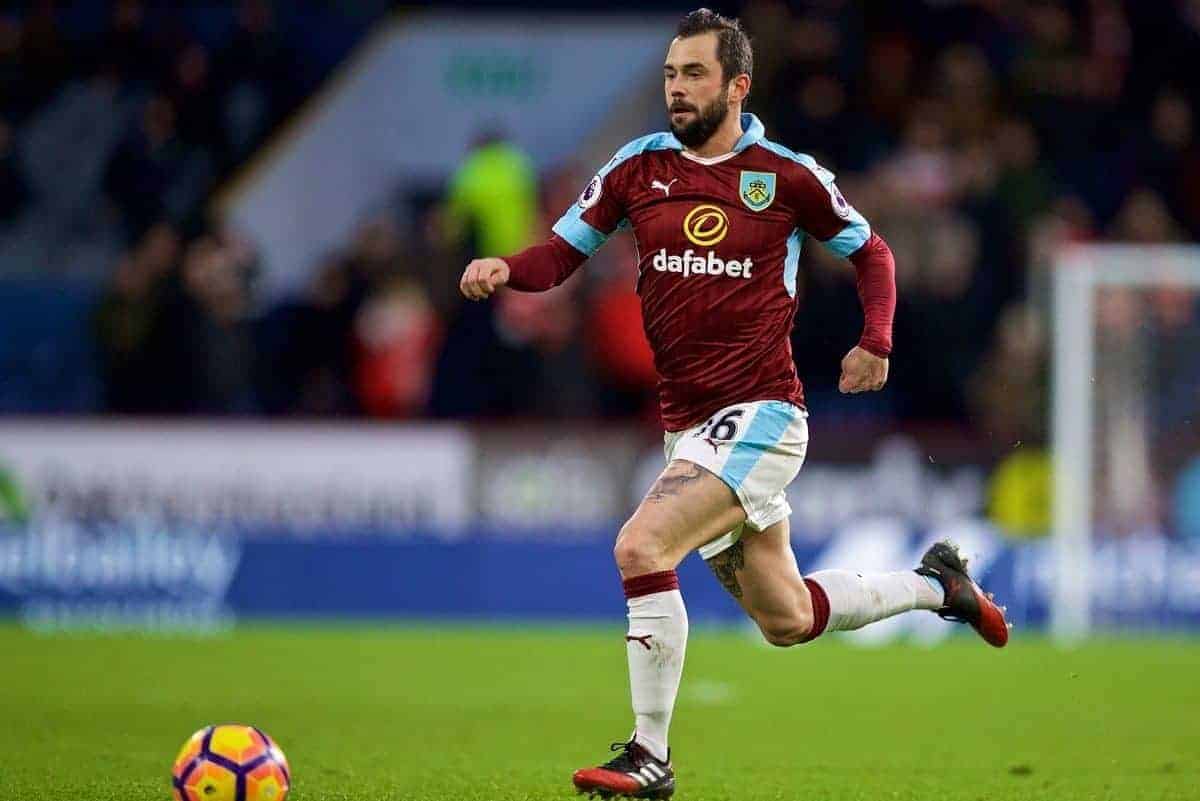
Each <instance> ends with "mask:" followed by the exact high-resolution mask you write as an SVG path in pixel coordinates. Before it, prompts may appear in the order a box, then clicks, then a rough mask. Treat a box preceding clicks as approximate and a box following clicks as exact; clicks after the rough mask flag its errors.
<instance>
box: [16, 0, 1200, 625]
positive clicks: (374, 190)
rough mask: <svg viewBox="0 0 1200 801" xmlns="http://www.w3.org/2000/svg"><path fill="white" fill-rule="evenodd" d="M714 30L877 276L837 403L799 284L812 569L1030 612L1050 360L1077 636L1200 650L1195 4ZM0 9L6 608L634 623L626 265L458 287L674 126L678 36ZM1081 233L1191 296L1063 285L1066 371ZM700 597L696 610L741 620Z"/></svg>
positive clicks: (504, 6)
mask: <svg viewBox="0 0 1200 801" xmlns="http://www.w3.org/2000/svg"><path fill="white" fill-rule="evenodd" d="M715 7H717V8H718V10H721V11H723V12H725V13H731V14H739V15H740V16H741V18H742V20H743V23H744V25H745V26H746V27H747V28H748V29H749V31H750V33H751V35H752V37H753V40H754V43H755V57H756V70H755V75H754V88H753V94H752V97H751V100H750V103H749V110H751V111H753V112H755V113H756V114H758V115H759V116H760V117H761V118H762V119H763V121H764V123H765V124H766V128H767V135H768V137H769V138H771V139H773V140H774V141H777V142H780V143H782V144H784V145H786V146H787V147H790V148H792V149H794V150H797V151H802V152H807V153H810V154H811V155H813V156H814V157H815V158H817V159H818V160H819V161H820V162H821V163H822V164H824V165H825V166H827V167H829V168H830V169H832V170H833V171H834V172H836V173H837V174H838V181H839V185H840V186H841V188H842V190H843V191H844V193H845V194H846V196H847V197H848V198H850V200H851V202H853V203H854V204H855V206H857V207H858V208H859V209H860V210H861V211H862V212H863V213H864V214H865V216H866V217H867V218H868V219H869V220H870V221H871V222H872V224H873V227H874V228H875V230H877V231H878V232H880V233H881V234H882V235H883V236H884V237H885V238H886V239H887V240H888V242H889V243H890V244H891V246H892V248H893V249H894V251H895V253H896V260H897V283H898V285H899V308H898V310H897V316H896V332H895V353H894V356H893V358H892V362H891V381H890V383H889V385H888V387H887V389H886V390H885V391H884V392H882V393H878V394H873V395H870V396H861V395H860V396H841V395H839V394H838V393H837V391H836V383H837V377H838V370H839V362H840V359H841V357H842V356H843V355H844V353H845V352H846V351H847V350H848V349H849V348H850V347H851V346H852V345H854V344H855V342H856V341H857V338H858V334H859V330H860V326H861V321H862V318H861V313H860V311H859V306H858V299H857V295H856V291H855V283H854V278H855V276H854V271H853V269H852V268H851V267H850V266H849V265H848V264H846V263H845V262H840V261H837V260H836V259H833V258H832V257H830V256H828V255H827V254H825V253H824V252H823V250H822V249H819V248H812V249H806V250H805V252H804V253H803V255H802V259H801V275H800V280H799V287H800V289H799V294H800V297H801V308H800V313H799V315H798V318H797V322H796V329H795V333H794V335H793V348H794V352H795V356H796V360H797V364H798V367H799V372H800V376H801V378H802V380H803V381H804V382H805V386H806V394H807V397H808V401H809V407H810V411H811V413H812V432H813V439H812V443H811V447H810V451H809V454H810V455H809V462H808V464H807V465H806V467H805V468H804V470H803V471H802V473H801V476H800V478H799V479H798V480H797V482H796V483H795V484H794V485H793V487H792V488H791V490H790V499H791V503H792V506H793V508H794V514H793V518H792V528H793V539H794V545H795V548H796V550H797V553H798V555H799V556H800V561H801V566H802V568H804V569H806V570H807V569H812V568H816V567H821V566H826V565H834V564H837V565H852V566H857V567H861V568H864V569H874V568H879V569H889V568H894V567H896V566H900V565H907V564H910V563H915V562H914V560H915V558H916V556H917V555H918V554H919V553H920V552H921V551H922V550H923V549H924V547H925V545H927V544H928V542H929V541H930V540H932V539H933V538H935V537H944V536H950V537H953V538H956V539H958V540H959V541H961V542H963V543H964V546H965V550H967V551H968V552H969V553H971V554H972V555H973V556H974V558H975V564H976V569H977V570H978V571H980V572H981V574H982V575H983V576H984V578H985V581H986V582H987V583H988V584H989V587H992V588H994V589H995V590H996V591H997V594H998V595H1000V596H1001V597H1004V598H1006V599H1008V604H1009V607H1010V610H1012V612H1013V614H1014V616H1015V617H1016V619H1017V620H1018V621H1019V622H1020V623H1022V624H1030V625H1040V624H1043V623H1045V622H1046V621H1047V620H1048V614H1049V607H1050V603H1051V600H1052V598H1053V593H1054V586H1053V585H1054V571H1053V568H1054V563H1053V560H1052V559H1051V554H1052V553H1054V551H1053V546H1052V545H1051V538H1049V535H1050V534H1051V531H1052V529H1053V520H1054V506H1053V501H1054V492H1053V487H1054V486H1055V485H1054V481H1055V468H1054V462H1053V460H1052V458H1051V454H1052V449H1051V435H1052V433H1053V427H1052V426H1051V420H1052V416H1051V409H1052V406H1053V404H1054V402H1055V397H1054V393H1053V386H1054V375H1055V370H1056V369H1057V368H1059V367H1064V366H1065V364H1066V362H1074V360H1075V359H1076V357H1078V358H1079V359H1085V360H1086V361H1085V362H1082V363H1086V364H1088V365H1094V368H1095V369H1088V371H1087V372H1086V377H1087V378H1088V379H1089V381H1088V382H1087V386H1086V387H1084V394H1083V395H1082V396H1080V397H1082V400H1077V402H1078V403H1081V404H1083V405H1082V406H1079V407H1078V408H1075V409H1074V411H1072V409H1073V408H1074V407H1070V408H1067V407H1064V409H1065V411H1064V413H1065V415H1066V417H1067V418H1070V417H1071V416H1072V415H1074V414H1078V415H1081V417H1079V418H1078V419H1081V420H1084V419H1086V420H1087V421H1088V428H1087V429H1086V430H1087V437H1088V443H1087V453H1088V456H1089V460H1090V461H1088V462H1086V464H1089V465H1090V466H1091V467H1093V468H1094V470H1089V471H1088V474H1087V481H1088V482H1089V483H1088V487H1086V488H1084V489H1083V490H1079V491H1078V492H1077V493H1076V495H1077V496H1078V498H1083V499H1085V500H1086V506H1085V507H1083V508H1084V516H1085V517H1086V521H1087V530H1086V531H1083V530H1073V531H1067V532H1063V531H1060V532H1059V533H1060V534H1064V535H1066V536H1070V535H1074V536H1075V538H1076V539H1080V538H1082V539H1083V540H1086V541H1087V543H1088V545H1087V547H1088V549H1089V551H1088V553H1089V561H1091V562H1092V566H1093V570H1092V572H1091V579H1090V582H1091V583H1090V584H1089V585H1088V587H1087V588H1085V593H1084V597H1085V602H1086V603H1087V604H1089V609H1090V615H1091V616H1092V617H1093V618H1094V619H1095V621H1096V622H1097V623H1098V624H1100V625H1103V626H1108V627H1120V626H1139V627H1141V626H1145V625H1154V626H1163V627H1169V628H1180V627H1196V626H1200V425H1197V417H1198V415H1200V357H1198V356H1197V355H1196V354H1197V352H1198V348H1200V293H1198V292H1197V289H1196V287H1195V286H1189V285H1188V279H1187V274H1188V273H1189V272H1190V273H1191V274H1193V275H1195V274H1200V257H1197V256H1195V255H1190V254H1192V251H1188V250H1179V249H1176V250H1171V251H1160V250H1156V249H1155V248H1156V247H1157V246H1161V245H1172V246H1177V247H1178V246H1182V245H1186V244H1187V243H1192V242H1195V240H1196V238H1197V237H1198V236H1200V131H1198V130H1197V124H1198V122H1200V121H1198V119H1197V109H1200V80H1198V79H1197V76H1200V3H1198V2H1195V1H1194V0H1173V1H1170V2H1169V1H1167V0H1164V1H1163V2H1153V3H1150V2H1135V1H1134V0H1126V1H1125V2H1122V1H1121V0H1074V1H1072V2H1066V1H1059V0H1044V1H1033V0H1031V1H1029V2H1026V1H1024V0H937V1H936V2H935V1H934V0H895V1H894V2H888V3H865V2H861V3H860V2H850V0H813V1H812V2H793V3H784V2H778V1H776V0H751V2H746V3H740V4H739V3H720V4H715ZM5 8H6V9H7V10H5V11H3V12H0V413H2V414H3V415H4V417H2V418H0V524H2V526H3V528H2V530H0V610H7V611H8V612H11V613H13V614H16V615H17V616H19V617H20V618H21V619H22V620H24V621H25V622H26V623H27V624H29V625H31V626H34V627H37V628H46V629H57V628H76V627H88V628H91V627H101V628H135V629H143V628H145V629H162V628H166V629H175V628H188V629H196V630H207V629H212V628H218V629H219V628H223V627H225V626H227V625H228V624H229V623H230V622H231V621H232V620H233V619H234V618H235V617H237V616H239V615H245V616H279V615H296V614H298V615H346V616H364V615H366V616H377V615H379V616H406V617H414V616H415V617H425V616H431V615H433V616H444V615H450V616H456V617H476V618H483V619H497V618H517V619H530V618H539V619H555V620H559V619H571V620H580V619H587V618H597V619H604V620H610V619H617V618H619V616H620V615H621V614H622V609H623V606H622V604H621V598H620V589H619V586H618V582H617V580H616V579H617V577H616V573H615V569H614V568H613V566H612V562H611V556H610V548H611V543H612V540H613V537H614V535H615V532H616V530H617V528H618V526H619V524H620V522H621V521H622V519H623V518H624V516H625V515H627V514H628V513H629V512H630V511H631V510H632V508H633V507H634V505H635V504H636V503H637V500H638V499H639V498H640V496H641V494H642V493H643V492H644V491H645V489H646V488H647V487H648V485H649V483H650V481H651V480H652V478H653V476H654V475H655V474H656V473H657V471H658V470H659V469H660V468H661V466H662V455H661V431H660V429H659V428H658V421H657V414H656V406H655V398H654V382H655V375H654V370H653V365H652V362H651V357H650V353H649V351H648V348H647V346H646V343H645V340H644V338H643V335H642V333H641V320H640V312H639V308H638V300H637V297H636V295H634V293H633V286H634V281H635V279H636V259H635V253H634V246H633V241H632V238H631V237H629V236H628V235H620V236H616V237H614V238H613V239H612V240H611V241H610V242H609V244H608V245H607V247H605V248H604V249H603V250H602V251H601V252H600V253H599V254H598V255H597V256H596V257H595V258H593V259H592V260H591V261H590V262H589V263H588V264H587V265H586V266H585V267H584V268H583V269H582V270H581V271H580V272H579V273H577V274H576V275H575V276H573V277H572V279H570V280H569V281H568V282H567V283H566V284H564V285H563V286H561V287H559V288H557V289H555V290H552V291H550V292H547V293H544V294H539V295H527V294H519V293H515V292H502V293H501V294H500V295H498V296H497V297H496V298H495V299H494V300H493V301H492V302H490V303H487V304H468V303H464V302H463V301H462V299H461V297H460V296H459V295H458V292H457V281H458V278H459V275H460V274H461V270H462V268H463V266H464V265H465V264H466V262H467V261H468V260H469V259H470V258H472V257H475V256H482V255H503V254H507V253H511V252H514V251H516V250H518V249H521V248H523V247H525V246H527V245H529V244H532V243H534V242H537V241H539V240H541V239H542V238H544V237H545V236H547V235H548V233H549V229H550V226H551V225H552V224H553V222H554V221H555V220H556V219H557V217H558V216H559V215H560V214H561V213H562V211H563V210H564V209H565V208H566V207H567V206H569V205H570V204H571V203H572V202H573V201H574V199H575V198H576V197H577V195H578V193H579V191H580V190H581V188H582V187H583V186H584V184H585V183H586V182H587V179H588V178H589V177H590V176H591V174H592V173H593V172H594V171H595V170H596V169H597V168H598V166H599V165H601V164H603V163H604V162H605V161H606V160H607V159H608V157H609V155H610V154H611V153H612V152H613V151H614V150H616V149H617V148H618V147H620V146H621V145H622V144H623V143H624V142H626V141H628V140H630V139H632V138H634V137H636V136H639V135H641V134H643V133H646V132H649V131H653V130H660V129H662V128H664V127H665V126H666V120H665V114H664V110H663V99H662V90H661V84H660V71H659V70H660V64H661V59H662V57H663V53H664V52H665V48H666V46H667V44H668V43H669V40H670V38H671V34H672V31H673V29H674V25H675V23H676V22H677V20H678V18H679V17H680V16H681V15H682V13H684V12H686V11H687V10H690V7H687V6H681V5H679V4H677V3H659V2H652V1H650V0H643V1H642V2H638V3H622V2H605V3H603V4H601V3H589V2H574V3H569V2H554V3H539V4H537V6H536V8H534V7H533V6H532V4H526V5H525V6H521V4H511V3H498V2H496V3H489V2H475V3H471V2H460V3H456V4H455V5H454V10H446V9H439V8H436V7H411V6H410V7H405V8H403V9H399V8H393V7H392V4H391V3H387V2H382V1H379V2H372V1H371V0H359V1H358V2H353V3H307V4H292V3H281V2H277V3H271V2H267V0H247V1H245V2H240V3H235V4H230V5H227V6H222V7H219V8H216V7H213V8H209V7H192V6H187V7H185V8H182V9H169V8H164V7H162V6H161V5H159V4H149V3H142V2H133V1H132V0H130V1H126V2H100V1H99V0H95V1H92V2H89V1H87V0H78V1H77V2H61V3H57V2H49V0H47V1H45V2H29V3H17V4H16V7H15V8H14V7H12V6H11V5H6V7H5ZM1101 243H1127V244H1133V245H1136V246H1138V249H1135V250H1132V251H1130V250H1122V251H1120V252H1119V255H1118V256H1114V257H1113V259H1114V260H1115V262H1114V263H1116V264H1117V268H1116V269H1118V271H1119V270H1122V269H1123V270H1125V271H1126V273H1128V272H1129V271H1131V270H1132V271H1133V272H1134V273H1137V272H1138V270H1140V269H1141V265H1144V264H1147V263H1150V262H1154V261H1155V260H1156V259H1159V258H1160V257H1161V254H1162V253H1167V252H1169V253H1172V254H1175V256H1174V257H1173V258H1176V259H1180V258H1181V259H1183V261H1184V262H1185V267H1184V268H1183V270H1182V273H1181V272H1180V271H1179V270H1176V271H1175V272H1176V274H1179V275H1182V276H1183V277H1182V278H1178V276H1177V278H1176V279H1169V280H1159V279H1153V280H1149V282H1148V283H1145V284H1142V285H1138V286H1133V285H1132V284H1129V282H1125V283H1119V284H1114V285H1111V286H1110V285H1107V284H1104V283H1103V281H1100V282H1099V283H1096V284H1094V285H1093V284H1089V285H1088V287H1090V289H1089V290H1088V292H1083V293H1081V294H1080V295H1079V296H1078V298H1076V299H1074V300H1073V298H1072V297H1070V296H1068V297H1065V298H1064V297H1060V298H1059V299H1058V302H1059V303H1060V304H1062V303H1065V304H1067V305H1068V306H1069V305H1070V304H1071V303H1072V302H1074V301H1075V300H1077V301H1078V303H1080V304H1083V305H1080V306H1077V307H1076V306H1072V307H1071V308H1078V309H1082V314H1084V315H1085V317H1084V319H1085V321H1086V330H1087V332H1088V341H1087V342H1082V341H1081V342H1079V343H1075V342H1072V341H1067V342H1066V343H1065V344H1063V345H1061V346H1060V350H1059V354H1060V359H1059V360H1058V362H1056V360H1055V359H1054V358H1052V354H1053V353H1054V342H1055V332H1056V331H1057V330H1059V328H1058V326H1059V325H1060V324H1061V322H1062V319H1061V318H1062V309H1063V308H1066V306H1061V305H1060V306H1058V307H1056V306H1055V293H1054V286H1055V282H1056V280H1058V279H1057V273H1058V272H1059V271H1061V270H1062V269H1064V268H1063V267H1062V265H1063V263H1064V261H1063V258H1064V257H1063V254H1067V253H1076V254H1078V253H1087V254H1094V256H1088V257H1087V259H1090V261H1089V262H1088V266H1087V268H1086V269H1088V270H1092V269H1096V270H1100V271H1101V272H1103V270H1104V269H1106V267H1105V265H1107V264H1108V261H1106V259H1107V258H1108V257H1105V256H1103V255H1102V254H1104V253H1106V252H1108V251H1101V250H1091V249H1081V247H1082V246H1084V245H1096V244H1101ZM1179 254H1184V255H1182V256H1180V255H1179ZM1089 292H1090V294H1089ZM1068 295H1069V293H1068ZM1063 355H1065V356H1066V357H1067V358H1066V359H1065V360H1064V359H1062V358H1061V357H1062V356H1063ZM1089 387H1090V389H1089ZM1073 397H1076V396H1073ZM1060 502H1061V499H1060ZM1060 528H1061V527H1060ZM530 565H533V566H534V567H533V568H532V569H531V568H530ZM518 571H519V572H520V574H521V575H523V576H524V577H525V580H523V581H522V582H519V583H517V582H513V581H512V580H511V577H512V575H513V574H514V573H516V572H518ZM684 572H685V578H684V580H685V582H686V583H685V588H686V591H687V593H688V603H689V610H690V611H691V613H692V619H693V620H694V621H713V622H721V621H734V620H738V619H739V614H740V613H739V612H738V610H737V608H736V607H735V606H734V605H733V604H732V602H731V601H729V600H728V599H726V598H725V597H724V596H723V595H722V591H721V589H720V587H719V586H718V585H717V583H716V582H715V581H712V580H711V579H710V578H709V577H707V575H703V574H706V573H707V571H706V570H705V569H704V567H703V566H702V565H700V564H699V562H698V560H696V559H695V558H694V557H693V558H692V559H690V560H689V562H688V563H687V564H686V565H685V568H684ZM448 583H450V584H452V586H454V587H455V591H454V592H453V593H446V592H445V591H444V588H445V586H447V584H448ZM1113 587H1120V588H1122V592H1120V593H1114V592H1113V591H1112V588H1113ZM922 617H930V618H932V616H922ZM949 631H950V629H949V627H947V626H945V625H944V624H942V623H940V622H939V621H936V620H932V619H931V620H924V619H922V620H920V621H916V620H909V619H908V618H901V619H897V620H894V621H890V622H888V623H887V624H883V625H881V626H878V627H875V628H872V629H870V630H869V631H867V632H864V633H862V634H860V635H857V636H859V637H860V638H862V639H864V640H868V641H871V640H884V639H891V638H894V637H901V636H907V637H916V638H919V639H924V640H929V641H933V640H937V639H940V638H941V637H944V636H946V635H947V634H948V633H949Z"/></svg>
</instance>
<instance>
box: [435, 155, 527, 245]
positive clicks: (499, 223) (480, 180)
mask: <svg viewBox="0 0 1200 801" xmlns="http://www.w3.org/2000/svg"><path fill="white" fill-rule="evenodd" d="M445 217H446V226H447V230H448V232H449V234H450V237H451V239H453V240H454V241H456V242H458V243H459V244H460V246H462V247H463V248H464V249H465V250H469V251H470V252H471V253H472V254H475V255H476V256H502V255H506V254H509V253H515V252H516V251H518V250H520V249H521V248H524V247H525V246H527V245H528V244H530V242H532V240H533V237H534V233H535V231H534V225H535V224H536V221H537V177H536V175H535V174H534V172H533V166H532V165H531V164H530V161H529V158H528V157H527V156H526V155H525V154H524V153H522V152H521V151H519V150H518V149H517V148H515V147H514V146H513V145H511V144H508V143H506V142H505V141H503V139H501V138H500V137H499V136H498V135H495V134H487V135H485V136H483V137H481V138H480V139H479V141H478V142H477V144H476V146H475V147H474V149H473V150H472V151H471V153H470V155H468V156H467V158H466V159H465V160H464V161H463V163H462V166H460V167H459V168H458V170H457V171H456V172H455V173H454V175H453V176H452V177H451V178H450V186H449V191H448V193H447V197H446V206H445Z"/></svg>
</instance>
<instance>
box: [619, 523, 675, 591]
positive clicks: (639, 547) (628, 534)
mask: <svg viewBox="0 0 1200 801" xmlns="http://www.w3.org/2000/svg"><path fill="white" fill-rule="evenodd" d="M613 557H614V558H615V559H616V561H617V569H618V570H620V571H621V575H622V576H624V577H626V578H629V577H631V576H640V575H643V574H645V573H654V572H657V571H659V570H667V569H669V568H670V567H671V565H668V564H666V562H665V557H666V551H665V549H664V548H663V546H662V538H661V537H658V536H656V535H655V533H654V532H653V531H652V530H650V529H648V528H646V527H645V526H640V525H636V524H634V523H632V522H630V523H626V524H625V525H624V526H623V527H622V528H621V533H620V535H619V536H618V537H617V544H616V545H615V546H614V547H613Z"/></svg>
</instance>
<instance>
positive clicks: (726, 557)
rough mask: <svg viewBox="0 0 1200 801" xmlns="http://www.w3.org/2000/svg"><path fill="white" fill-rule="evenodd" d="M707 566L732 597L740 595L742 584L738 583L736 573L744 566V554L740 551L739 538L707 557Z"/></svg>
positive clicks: (740, 542) (739, 596)
mask: <svg viewBox="0 0 1200 801" xmlns="http://www.w3.org/2000/svg"><path fill="white" fill-rule="evenodd" d="M708 566H709V568H711V569H712V572H713V574H714V575H715V576H716V577H717V580H718V581H720V582H721V586H723V587H724V588H725V589H726V590H728V591H729V594H730V595H732V596H733V597H734V598H741V597H742V585H741V584H739V583H738V578H737V573H736V571H738V570H741V569H742V568H743V567H745V566H746V554H745V553H744V552H743V551H742V541H741V540H738V541H737V542H735V543H734V544H733V545H730V546H729V547H728V548H726V549H725V550H723V551H721V552H720V553H719V554H717V555H716V556H714V557H713V558H712V559H709V560H708Z"/></svg>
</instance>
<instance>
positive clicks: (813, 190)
mask: <svg viewBox="0 0 1200 801" xmlns="http://www.w3.org/2000/svg"><path fill="white" fill-rule="evenodd" d="M797 166H798V169H796V170H795V171H794V174H793V175H792V176H791V178H792V179H793V180H792V183H793V185H792V187H791V188H792V192H791V195H792V204H793V208H795V209H796V217H797V225H798V226H799V227H800V228H801V229H803V230H804V231H806V232H807V233H809V234H810V235H812V236H813V237H814V238H816V239H817V240H819V241H820V242H821V243H822V244H823V245H825V247H827V248H828V249H829V250H831V251H833V252H834V253H836V254H837V255H838V256H841V257H842V258H845V259H848V260H849V261H850V263H851V264H853V265H854V269H855V271H856V272H857V273H858V298H859V301H860V302H861V303H862V309H863V332H862V336H861V337H859V340H858V344H857V345H855V346H854V347H853V348H851V349H850V352H849V353H847V354H846V356H845V358H843V359H842V374H841V377H840V378H839V379H838V389H839V390H840V391H842V392H848V393H854V392H868V391H873V390H879V389H883V386H884V384H886V383H887V378H888V357H889V356H890V355H891V352H892V320H893V318H894V317H895V314H896V261H895V258H894V257H893V256H892V249H891V248H889V247H888V245H887V242H885V241H883V238H882V237H881V236H879V235H878V234H876V233H875V232H874V231H872V230H871V226H870V224H869V223H868V222H867V221H866V219H865V218H864V217H863V216H862V215H861V214H859V213H858V211H857V210H855V208H854V207H853V206H851V205H850V204H849V203H848V202H847V201H846V199H845V197H843V196H842V193H841V191H840V190H839V189H838V188H837V184H835V183H834V180H833V173H831V172H829V171H828V170H825V169H823V168H822V167H820V166H816V165H814V166H813V167H812V168H809V167H807V166H805V165H797Z"/></svg>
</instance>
